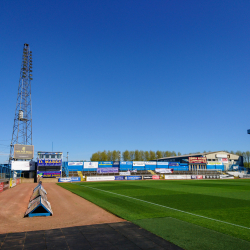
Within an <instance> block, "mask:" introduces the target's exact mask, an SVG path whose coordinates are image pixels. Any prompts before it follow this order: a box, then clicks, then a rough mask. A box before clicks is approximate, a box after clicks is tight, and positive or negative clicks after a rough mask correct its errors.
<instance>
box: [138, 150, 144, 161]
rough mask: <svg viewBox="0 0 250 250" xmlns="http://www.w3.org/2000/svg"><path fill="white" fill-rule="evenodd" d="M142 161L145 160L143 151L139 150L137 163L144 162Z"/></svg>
mask: <svg viewBox="0 0 250 250" xmlns="http://www.w3.org/2000/svg"><path fill="white" fill-rule="evenodd" d="M144 160H145V157H144V151H143V150H140V151H139V161H144Z"/></svg>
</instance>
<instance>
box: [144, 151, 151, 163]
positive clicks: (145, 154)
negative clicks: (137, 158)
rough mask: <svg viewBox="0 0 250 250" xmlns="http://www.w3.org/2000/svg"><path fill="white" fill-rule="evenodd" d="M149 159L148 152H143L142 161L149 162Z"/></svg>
mask: <svg viewBox="0 0 250 250" xmlns="http://www.w3.org/2000/svg"><path fill="white" fill-rule="evenodd" d="M149 159H150V155H149V152H148V151H145V152H144V160H145V161H149Z"/></svg>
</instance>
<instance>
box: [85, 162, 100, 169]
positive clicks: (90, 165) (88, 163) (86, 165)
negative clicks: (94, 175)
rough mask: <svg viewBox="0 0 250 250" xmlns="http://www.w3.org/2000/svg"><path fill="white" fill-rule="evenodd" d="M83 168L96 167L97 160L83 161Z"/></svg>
mask: <svg viewBox="0 0 250 250" xmlns="http://www.w3.org/2000/svg"><path fill="white" fill-rule="evenodd" d="M83 164H84V166H83V167H84V168H98V162H94V161H90V162H84V163H83Z"/></svg>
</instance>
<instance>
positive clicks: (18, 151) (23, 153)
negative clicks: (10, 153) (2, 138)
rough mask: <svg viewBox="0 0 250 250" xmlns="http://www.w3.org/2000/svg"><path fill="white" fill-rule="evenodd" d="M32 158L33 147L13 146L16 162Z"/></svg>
mask: <svg viewBox="0 0 250 250" xmlns="http://www.w3.org/2000/svg"><path fill="white" fill-rule="evenodd" d="M33 158H34V146H33V145H22V144H15V145H14V159H18V160H31V159H33Z"/></svg>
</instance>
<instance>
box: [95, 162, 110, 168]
mask: <svg viewBox="0 0 250 250" xmlns="http://www.w3.org/2000/svg"><path fill="white" fill-rule="evenodd" d="M98 165H99V166H98V167H101V168H105V167H107V168H108V167H112V166H113V162H112V161H99V164H98Z"/></svg>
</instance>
